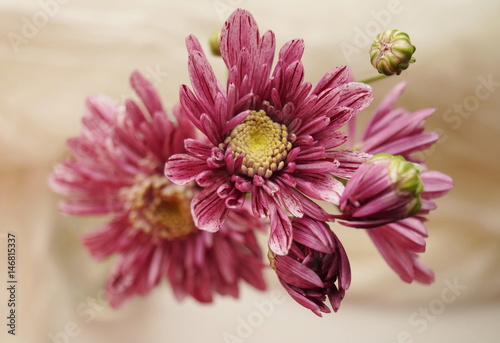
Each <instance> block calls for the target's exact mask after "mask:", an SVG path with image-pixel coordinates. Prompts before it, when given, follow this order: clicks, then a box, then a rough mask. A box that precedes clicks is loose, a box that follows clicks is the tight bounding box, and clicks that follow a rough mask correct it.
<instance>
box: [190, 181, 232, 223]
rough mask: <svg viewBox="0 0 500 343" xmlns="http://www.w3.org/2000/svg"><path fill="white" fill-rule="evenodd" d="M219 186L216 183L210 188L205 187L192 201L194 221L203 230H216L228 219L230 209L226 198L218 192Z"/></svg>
mask: <svg viewBox="0 0 500 343" xmlns="http://www.w3.org/2000/svg"><path fill="white" fill-rule="evenodd" d="M219 186H220V185H218V184H215V185H213V186H212V187H210V188H205V189H204V190H202V191H201V192H200V193H198V194H197V195H196V196H195V197H194V198H193V200H192V201H191V212H192V214H193V220H194V223H195V225H196V226H197V227H198V228H199V229H201V230H205V231H208V232H216V231H218V230H219V229H220V227H221V226H222V224H223V223H224V220H225V219H226V216H227V213H228V210H227V208H226V206H225V203H224V199H221V198H220V197H219V195H218V194H217V188H219Z"/></svg>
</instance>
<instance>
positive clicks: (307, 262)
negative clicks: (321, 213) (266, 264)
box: [269, 217, 351, 317]
mask: <svg viewBox="0 0 500 343" xmlns="http://www.w3.org/2000/svg"><path fill="white" fill-rule="evenodd" d="M292 226H293V242H292V246H291V247H290V250H289V252H288V255H285V256H280V255H275V254H273V253H272V252H270V253H269V259H270V261H271V266H272V267H273V268H274V269H275V271H276V274H277V275H278V278H279V281H280V283H281V284H282V285H283V287H284V288H285V290H286V291H287V292H288V293H289V294H290V296H292V298H293V299H294V300H295V301H297V302H298V303H299V304H300V305H302V306H304V307H306V308H308V309H310V310H311V311H313V312H314V313H315V314H316V315H318V316H320V317H321V312H323V313H330V309H329V308H328V306H326V305H325V303H324V302H325V301H326V298H328V300H329V302H330V304H331V305H332V308H333V310H334V311H335V312H337V310H338V309H339V307H340V302H341V301H342V299H343V298H344V294H345V291H346V290H347V289H348V288H349V285H350V283H351V269H350V266H349V260H348V258H347V255H346V252H345V250H344V248H343V246H342V244H341V243H340V241H339V239H338V238H337V236H335V234H334V233H333V232H332V231H331V230H330V228H329V227H328V225H327V224H326V223H325V222H318V221H316V220H314V219H312V218H309V217H302V218H295V219H294V220H293V221H292Z"/></svg>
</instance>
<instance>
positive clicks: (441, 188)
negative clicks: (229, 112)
mask: <svg viewBox="0 0 500 343" xmlns="http://www.w3.org/2000/svg"><path fill="white" fill-rule="evenodd" d="M405 86H406V84H405V83H400V84H398V85H396V87H394V89H393V90H392V91H391V92H390V93H389V94H388V95H387V96H386V97H385V98H384V99H383V100H382V102H381V103H380V105H379V106H378V107H377V109H376V110H375V112H374V113H373V115H372V117H371V119H370V121H369V123H368V125H367V127H366V129H365V130H364V132H363V134H362V136H361V142H360V143H358V144H357V147H358V148H359V150H361V151H364V152H366V153H369V154H378V153H387V154H393V155H401V156H403V157H404V158H405V159H406V160H408V161H412V162H415V163H420V166H421V169H422V170H423V171H422V173H421V174H420V175H419V178H420V180H421V182H422V185H423V190H422V191H421V193H420V201H421V205H420V208H419V209H418V211H417V212H416V213H415V214H413V215H410V216H409V217H407V218H405V219H402V220H399V221H394V222H392V223H384V224H381V226H378V227H373V225H371V227H372V228H369V229H366V232H367V233H368V235H369V236H370V238H371V239H372V240H373V242H374V243H375V245H376V246H377V248H378V250H379V251H380V253H381V254H382V256H383V257H384V259H385V260H386V262H387V263H388V264H389V266H390V267H391V268H392V269H394V271H396V273H397V274H398V275H399V276H400V277H401V279H402V280H403V281H405V282H412V281H414V280H415V281H418V282H420V283H424V284H428V283H431V282H432V281H433V280H434V274H433V272H432V270H431V269H430V268H429V267H427V266H426V265H424V264H423V263H422V262H421V261H419V259H418V255H417V254H418V253H421V252H424V251H425V238H426V237H427V229H426V228H425V225H424V222H425V221H426V219H425V215H426V214H428V213H429V212H430V211H431V210H433V209H435V208H436V204H435V202H434V200H433V199H435V198H439V197H441V196H444V195H445V194H446V193H448V191H449V190H450V189H451V188H453V180H452V179H451V178H450V177H449V176H448V175H445V174H443V173H440V172H437V171H430V170H427V168H426V166H425V165H424V164H423V163H422V161H420V160H419V159H417V158H416V157H415V156H414V154H415V153H416V152H418V151H422V150H425V149H427V148H429V147H430V146H432V144H434V143H435V142H436V141H437V140H438V138H439V135H438V134H437V133H435V132H428V133H425V132H423V131H424V124H425V119H426V118H427V117H428V116H429V115H430V114H431V113H432V112H434V109H422V110H418V111H416V112H412V113H410V112H408V111H406V110H405V109H402V108H396V109H394V105H395V103H396V101H397V99H398V98H399V96H400V95H401V93H402V91H403V90H404V88H405ZM360 169H361V168H360ZM358 172H359V173H362V172H363V171H362V170H359V169H358ZM356 177H357V176H356V174H355V175H354V176H353V177H352V179H351V181H352V180H353V179H355V178H356ZM351 181H349V182H351ZM349 182H348V184H349ZM348 187H349V186H346V188H348ZM353 194H354V193H353ZM377 200H378V199H374V201H375V202H376V201H377ZM351 201H355V196H354V195H353V198H352V199H351ZM351 226H354V227H360V228H364V227H366V226H364V225H351Z"/></svg>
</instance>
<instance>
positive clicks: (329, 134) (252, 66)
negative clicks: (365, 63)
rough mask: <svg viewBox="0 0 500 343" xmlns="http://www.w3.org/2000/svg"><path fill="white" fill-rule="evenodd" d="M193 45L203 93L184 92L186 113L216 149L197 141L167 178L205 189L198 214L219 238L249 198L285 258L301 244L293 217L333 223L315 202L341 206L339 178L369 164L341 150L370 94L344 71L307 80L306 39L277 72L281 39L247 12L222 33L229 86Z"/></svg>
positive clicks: (176, 159)
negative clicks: (231, 214)
mask: <svg viewBox="0 0 500 343" xmlns="http://www.w3.org/2000/svg"><path fill="white" fill-rule="evenodd" d="M187 47H188V51H189V74H190V78H191V83H192V86H193V90H194V92H193V91H191V90H190V89H189V88H188V87H187V86H182V87H181V91H180V99H181V105H182V107H183V110H184V111H185V112H186V114H187V116H188V117H189V118H190V119H191V121H192V122H193V124H194V125H195V126H196V127H197V128H198V129H199V130H200V131H201V132H202V133H203V134H205V136H206V137H207V138H208V141H209V143H204V142H199V141H196V140H190V139H188V140H187V141H186V150H187V153H186V154H179V155H174V156H172V157H171V158H170V159H169V161H168V162H167V164H166V168H165V173H166V175H167V177H168V178H169V179H171V180H172V181H173V182H175V183H178V184H181V185H183V184H188V183H190V182H192V181H196V182H197V184H198V185H199V186H200V187H203V188H204V189H203V191H201V192H200V193H199V194H198V195H197V196H195V197H194V199H193V202H192V206H191V207H192V213H193V218H194V221H195V223H196V224H197V225H198V227H199V228H200V229H203V230H207V231H211V232H214V231H217V230H219V228H220V227H221V225H222V224H223V223H224V221H225V219H226V217H227V213H228V211H229V209H231V208H239V207H241V206H242V205H243V204H244V203H245V202H246V195H247V194H248V193H250V194H251V197H250V198H251V205H252V211H253V214H254V215H255V216H256V217H261V218H265V217H269V218H270V222H271V232H270V238H269V246H270V248H271V249H272V251H274V252H275V253H276V254H286V253H287V252H288V249H289V247H290V245H291V243H292V236H293V232H292V225H291V222H290V219H289V217H288V214H290V215H292V216H294V217H302V216H303V215H304V214H307V215H308V216H310V217H312V218H314V219H317V220H327V219H329V216H328V214H327V213H326V212H325V211H324V210H322V209H321V207H319V206H318V205H317V204H316V203H315V202H314V201H312V200H311V199H310V198H313V199H319V200H325V201H329V202H331V203H333V204H338V200H339V195H340V194H341V193H342V190H343V185H342V183H341V182H339V181H338V180H337V179H335V178H334V177H333V176H339V177H342V178H350V176H351V174H352V171H353V170H354V169H356V168H357V166H358V165H359V163H361V162H364V161H365V160H366V159H367V158H368V156H369V155H367V154H364V153H361V152H359V151H358V152H356V151H352V150H342V149H336V148H337V147H338V146H339V145H341V144H342V143H344V141H345V140H346V135H345V134H344V133H342V132H340V131H337V130H338V129H339V128H340V127H342V126H343V125H344V124H345V123H346V122H347V121H348V120H349V119H351V118H352V117H353V116H354V115H356V114H357V113H359V112H360V111H361V110H363V109H364V108H365V107H366V106H368V104H369V103H370V102H371V100H372V96H371V88H370V87H369V86H367V85H365V84H360V83H355V82H348V78H349V71H348V69H347V68H346V67H338V68H334V69H332V70H330V71H329V72H327V73H326V75H325V76H324V77H323V78H322V79H321V80H320V81H319V83H318V85H317V86H316V87H315V88H314V89H313V88H312V85H311V84H310V83H308V82H304V81H303V78H304V68H303V66H302V63H301V61H300V59H301V56H302V53H303V50H304V43H303V42H302V41H301V40H292V41H290V42H288V43H286V44H285V45H284V46H283V47H282V48H281V50H280V52H279V57H278V61H277V63H276V65H275V67H274V70H273V71H272V73H271V69H272V68H271V65H272V62H273V58H274V53H275V39H274V34H273V33H272V32H271V31H267V32H266V33H265V34H264V35H262V36H260V34H259V31H258V27H257V24H256V22H255V20H254V18H253V17H252V16H251V14H250V13H248V12H247V11H244V10H237V11H235V12H234V13H233V14H232V15H231V17H230V18H229V19H228V21H227V22H226V24H225V25H224V27H223V29H222V31H221V41H220V51H221V56H222V58H223V60H224V62H225V63H226V66H227V68H228V70H229V77H228V81H227V85H226V87H225V88H224V87H223V85H222V84H221V83H219V82H218V80H217V79H216V77H215V74H214V72H213V70H212V68H211V66H210V65H209V63H208V61H207V59H206V57H205V54H204V52H203V51H202V49H201V47H200V44H199V42H198V40H197V39H196V38H195V37H194V36H189V37H188V38H187ZM309 197H310V198H309ZM287 212H288V214H287Z"/></svg>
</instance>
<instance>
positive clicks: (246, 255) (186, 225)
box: [50, 72, 265, 307]
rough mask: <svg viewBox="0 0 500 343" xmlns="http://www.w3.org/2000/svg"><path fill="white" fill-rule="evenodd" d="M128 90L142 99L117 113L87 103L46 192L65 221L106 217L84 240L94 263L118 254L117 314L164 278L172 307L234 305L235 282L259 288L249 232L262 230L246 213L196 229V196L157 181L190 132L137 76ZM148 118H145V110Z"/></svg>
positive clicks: (109, 106) (112, 286)
mask: <svg viewBox="0 0 500 343" xmlns="http://www.w3.org/2000/svg"><path fill="white" fill-rule="evenodd" d="M131 85H132V87H133V88H134V90H135V91H136V93H137V94H138V96H139V97H140V99H141V100H142V103H143V104H142V105H143V106H140V105H139V104H137V103H136V102H134V101H132V100H127V102H126V106H125V107H123V106H118V105H116V104H115V103H114V102H113V101H112V100H110V99H108V98H106V97H104V96H94V97H90V98H89V100H88V101H87V106H86V113H85V116H84V118H83V130H82V134H81V135H80V136H78V137H74V138H71V139H69V140H68V147H69V150H70V152H71V156H70V157H68V158H66V159H65V160H64V161H62V162H61V163H60V164H59V165H57V166H56V167H55V168H54V171H53V173H52V175H51V178H50V184H51V186H52V188H53V189H54V190H55V191H56V192H58V193H60V194H62V195H64V196H66V197H67V199H66V200H65V201H63V202H62V203H61V204H60V210H61V211H62V212H63V213H66V214H72V215H82V214H111V215H112V219H111V221H110V222H108V223H106V224H104V225H103V226H102V227H100V228H99V229H97V230H96V231H95V232H92V233H90V234H88V235H87V236H85V237H84V238H83V243H84V244H85V246H86V247H87V248H88V249H89V250H90V252H91V253H92V254H93V255H94V256H95V257H97V258H104V257H106V256H109V255H112V254H118V255H119V259H118V261H117V263H116V265H115V267H114V269H113V271H112V273H111V275H110V277H109V279H108V282H107V286H106V294H107V297H108V301H109V303H110V304H111V305H112V306H113V307H118V306H119V305H121V304H122V303H123V301H125V300H126V299H127V298H129V297H131V296H133V295H145V294H146V293H148V292H149V291H150V290H151V289H152V288H153V287H155V286H156V285H157V284H158V283H159V282H160V280H162V278H163V277H166V278H168V280H169V281H170V284H171V286H172V289H173V291H174V293H175V296H176V297H177V298H178V299H182V298H184V297H185V296H186V295H191V296H192V297H194V298H195V299H197V300H198V301H201V302H210V301H212V297H213V294H215V293H219V294H223V295H231V296H234V297H237V296H238V282H239V281H240V280H245V281H247V282H248V283H250V284H251V285H253V286H254V287H256V288H258V289H264V288H265V282H264V280H263V276H262V273H261V272H262V267H263V262H262V254H261V251H260V249H259V247H258V245H257V242H256V238H255V235H254V230H255V229H259V228H261V224H260V223H259V221H258V220H257V219H255V218H253V217H252V216H251V215H250V214H249V213H248V211H247V210H246V209H244V208H240V209H238V210H232V211H228V215H227V217H228V220H226V221H225V223H224V225H222V226H221V229H220V230H219V232H217V233H215V234H213V233H209V232H206V231H201V230H199V229H198V228H197V227H196V225H195V223H194V221H193V219H192V216H191V213H190V203H191V200H192V199H193V197H195V196H196V195H197V194H198V192H199V190H198V188H197V187H196V185H194V184H192V183H191V184H186V185H184V186H179V185H176V184H173V183H171V182H170V181H168V180H167V179H166V178H165V177H164V175H163V168H164V164H165V162H166V160H167V159H168V157H170V156H171V155H172V154H177V153H182V152H184V147H183V141H184V139H186V138H193V137H194V127H193V126H192V125H191V123H190V122H189V121H187V120H186V119H185V115H184V113H183V112H182V109H181V108H180V107H175V108H174V111H173V113H174V115H175V117H176V119H177V124H174V123H173V122H171V121H170V120H169V118H168V117H167V115H166V113H165V111H164V109H163V106H162V104H161V101H160V99H159V96H158V94H157V93H156V91H155V90H154V88H153V86H152V85H151V84H150V83H149V82H148V81H147V80H146V79H145V78H144V77H142V76H141V75H140V74H139V73H138V72H134V73H133V74H132V76H131ZM143 109H144V110H145V111H144V110H143Z"/></svg>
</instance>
